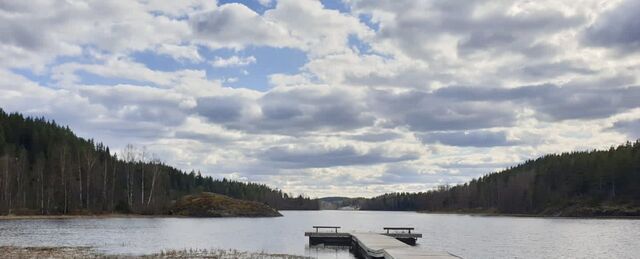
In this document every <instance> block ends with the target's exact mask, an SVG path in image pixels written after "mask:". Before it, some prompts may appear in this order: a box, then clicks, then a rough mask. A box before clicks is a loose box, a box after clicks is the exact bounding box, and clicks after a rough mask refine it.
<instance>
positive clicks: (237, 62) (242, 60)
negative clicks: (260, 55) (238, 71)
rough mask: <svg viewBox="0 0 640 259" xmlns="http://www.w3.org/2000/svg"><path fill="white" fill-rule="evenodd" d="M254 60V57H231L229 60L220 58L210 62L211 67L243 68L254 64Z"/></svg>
mask: <svg viewBox="0 0 640 259" xmlns="http://www.w3.org/2000/svg"><path fill="white" fill-rule="evenodd" d="M256 61H257V60H256V58H255V57H254V56H248V57H238V56H231V57H229V58H221V57H216V59H215V60H213V61H211V62H210V63H211V65H212V66H213V67H243V66H248V65H251V64H255V63H256Z"/></svg>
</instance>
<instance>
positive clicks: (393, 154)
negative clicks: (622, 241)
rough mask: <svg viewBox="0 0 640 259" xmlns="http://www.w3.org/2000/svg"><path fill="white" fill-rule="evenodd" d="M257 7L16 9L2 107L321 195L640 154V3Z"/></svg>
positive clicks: (5, 29)
mask: <svg viewBox="0 0 640 259" xmlns="http://www.w3.org/2000/svg"><path fill="white" fill-rule="evenodd" d="M258 3H260V4H262V5H263V7H260V6H257V7H256V6H252V7H256V8H258V9H260V12H257V11H256V10H253V9H251V8H250V7H248V6H245V5H243V4H240V3H226V4H223V3H217V2H216V1H209V0H185V1H164V0H158V1H147V0H138V1H119V0H118V1H65V2H60V1H53V0H42V1H31V2H28V3H27V2H25V1H13V0H8V1H2V2H1V3H0V33H1V34H2V35H3V37H0V105H1V106H2V107H1V108H3V109H5V110H8V111H18V112H22V113H25V114H27V115H34V116H45V117H47V118H50V119H55V120H56V121H57V122H59V123H61V124H68V125H70V126H71V127H72V128H73V129H74V130H75V131H77V132H78V133H79V134H80V135H81V136H85V137H92V138H95V139H97V140H101V141H105V142H106V144H108V145H110V146H112V147H113V149H114V150H117V149H118V148H119V147H122V146H123V145H124V144H126V143H127V142H132V143H136V144H140V145H148V146H149V148H150V149H152V150H153V151H154V152H156V153H158V154H160V155H161V156H162V158H163V159H166V160H167V163H168V164H172V165H176V166H178V167H180V168H182V169H186V170H190V169H199V170H201V171H203V172H205V173H207V174H209V175H212V176H216V177H222V176H228V177H234V178H236V179H242V180H249V181H260V182H263V183H267V184H270V185H273V186H275V187H279V188H283V189H284V190H286V191H291V192H297V193H302V192H305V193H307V194H310V195H325V194H338V195H339V194H344V195H354V196H355V195H366V196H371V195H375V194H380V193H382V192H388V191H398V190H403V191H423V190H425V189H427V188H431V187H433V186H436V185H438V184H443V183H453V184H454V183H460V182H463V181H466V180H469V179H470V178H472V177H477V176H479V175H481V174H483V173H488V172H490V171H492V170H498V169H500V168H503V167H506V166H510V165H513V164H516V163H518V162H521V161H522V160H524V159H529V158H535V157H536V156H539V155H542V154H545V153H555V152H562V151H571V150H575V149H592V148H602V147H605V148H606V147H609V146H611V145H614V144H616V143H621V142H624V141H625V140H627V139H628V138H632V139H633V138H637V137H639V136H638V132H637V130H635V129H636V128H638V127H639V126H638V122H637V118H638V111H639V110H640V103H639V102H638V101H637V100H640V90H639V89H640V86H639V85H640V76H638V75H640V73H639V72H640V60H639V59H638V58H637V55H636V54H637V53H636V52H637V50H638V42H639V41H638V37H637V35H638V33H636V32H637V30H636V29H637V28H638V27H639V26H637V25H638V22H637V19H634V18H635V16H634V14H635V13H634V12H633V11H634V10H636V9H638V3H637V1H630V0H625V1H605V2H603V1H601V0H580V3H579V4H576V3H575V1H556V0H538V1H526V0H507V1H480V0H471V1H453V0H434V1H411V0H382V1H379V0H376V1H371V0H345V1H343V2H342V3H343V4H345V5H346V6H345V8H342V9H341V10H340V11H338V10H332V9H329V8H327V7H325V6H323V2H322V1H319V0H280V1H277V2H276V1H262V0H260V1H259V2H258ZM265 7H266V8H265ZM607 49H611V50H613V51H606V50H607ZM292 52H295V53H296V55H295V56H290V53H292ZM300 53H302V54H301V55H300ZM257 59H260V60H259V62H258V60H257ZM274 59H279V62H271V61H272V60H274ZM280 61H283V62H280ZM285 61H286V62H285ZM222 68H224V69H222ZM239 78H241V80H240V79H239ZM234 82H235V83H234ZM227 84H229V85H232V86H233V88H232V87H228V86H227ZM238 85H242V87H239V86H238ZM478 150H481V151H482V152H478Z"/></svg>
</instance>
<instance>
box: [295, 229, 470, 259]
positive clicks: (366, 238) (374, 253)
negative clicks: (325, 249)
mask: <svg viewBox="0 0 640 259" xmlns="http://www.w3.org/2000/svg"><path fill="white" fill-rule="evenodd" d="M313 228H314V229H315V231H312V232H305V233H304V235H305V236H308V237H309V244H311V245H318V244H325V245H338V246H349V247H350V251H351V253H353V254H354V255H355V256H356V257H358V258H365V259H382V258H384V259H423V258H425V259H426V258H428V259H436V258H437V259H440V258H442V259H445V258H446V259H450V258H460V257H458V256H455V255H452V254H450V253H448V252H437V251H429V250H427V249H424V248H417V247H414V246H415V244H416V240H417V239H418V238H420V237H422V234H419V233H411V231H412V230H414V229H413V228H401V227H393V228H384V230H385V231H386V232H383V233H361V232H338V229H340V227H337V226H313ZM320 229H323V230H324V231H320ZM327 229H331V231H326V230H327Z"/></svg>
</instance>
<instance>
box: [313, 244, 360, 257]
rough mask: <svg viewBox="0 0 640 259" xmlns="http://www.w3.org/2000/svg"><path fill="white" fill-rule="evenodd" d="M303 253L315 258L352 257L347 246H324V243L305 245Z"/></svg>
mask: <svg viewBox="0 0 640 259" xmlns="http://www.w3.org/2000/svg"><path fill="white" fill-rule="evenodd" d="M305 255H308V256H312V257H316V258H327V259H329V258H336V259H338V258H340V259H342V258H354V257H353V256H352V255H351V254H350V253H349V247H348V246H325V245H313V246H310V245H306V246H305Z"/></svg>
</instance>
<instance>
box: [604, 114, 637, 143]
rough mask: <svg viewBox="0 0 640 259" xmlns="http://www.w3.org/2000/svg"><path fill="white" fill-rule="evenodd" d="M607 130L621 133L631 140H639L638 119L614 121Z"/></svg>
mask: <svg viewBox="0 0 640 259" xmlns="http://www.w3.org/2000/svg"><path fill="white" fill-rule="evenodd" d="M609 129H610V130H615V131H618V132H620V133H623V134H625V135H627V136H628V137H629V138H630V139H631V140H636V139H640V119H635V120H621V121H616V122H615V123H613V126H611V127H610V128H609Z"/></svg>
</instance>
